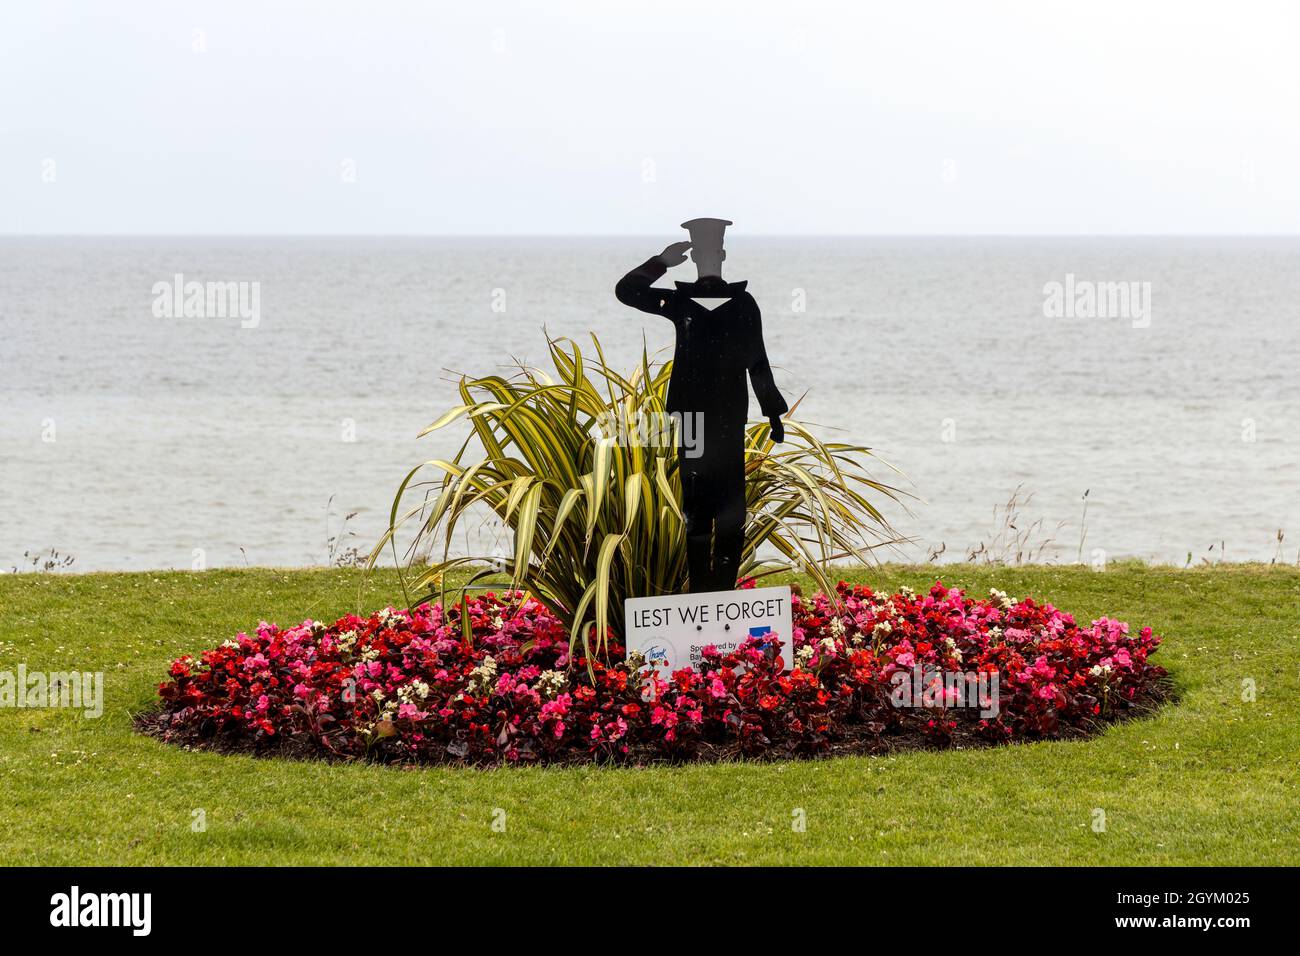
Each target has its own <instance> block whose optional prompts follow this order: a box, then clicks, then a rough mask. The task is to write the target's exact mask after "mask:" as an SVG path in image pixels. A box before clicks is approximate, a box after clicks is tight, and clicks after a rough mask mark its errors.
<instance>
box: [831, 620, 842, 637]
mask: <svg viewBox="0 0 1300 956" xmlns="http://www.w3.org/2000/svg"><path fill="white" fill-rule="evenodd" d="M830 631H831V635H832V636H833V637H843V636H844V631H845V627H844V621H843V620H842V619H841V618H839V617H833V618H831V626H830Z"/></svg>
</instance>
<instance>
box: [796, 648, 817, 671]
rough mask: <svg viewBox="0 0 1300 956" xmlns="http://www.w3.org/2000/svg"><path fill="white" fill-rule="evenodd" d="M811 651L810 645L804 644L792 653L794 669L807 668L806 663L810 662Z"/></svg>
mask: <svg viewBox="0 0 1300 956" xmlns="http://www.w3.org/2000/svg"><path fill="white" fill-rule="evenodd" d="M812 656H813V649H812V645H811V644H805V645H804V646H803V647H801V648H799V650H797V651H795V652H794V663H795V666H796V667H807V666H808V662H809V661H811V660H812Z"/></svg>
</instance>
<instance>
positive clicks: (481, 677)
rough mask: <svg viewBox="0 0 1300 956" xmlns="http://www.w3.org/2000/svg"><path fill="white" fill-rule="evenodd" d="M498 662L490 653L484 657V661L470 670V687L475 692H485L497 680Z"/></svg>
mask: <svg viewBox="0 0 1300 956" xmlns="http://www.w3.org/2000/svg"><path fill="white" fill-rule="evenodd" d="M496 676H497V662H496V661H495V660H494V659H493V658H492V655H491V654H489V655H487V656H486V657H484V658H483V663H481V664H479V666H478V667H476V668H474V669H473V670H472V671H470V672H469V683H468V685H467V686H468V687H469V689H470V691H472V692H473V693H475V694H481V693H483V692H485V691H486V690H487V689H488V688H489V687H490V686H491V685H492V684H493V682H494V681H495V680H496Z"/></svg>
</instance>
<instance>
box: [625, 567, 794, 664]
mask: <svg viewBox="0 0 1300 956" xmlns="http://www.w3.org/2000/svg"><path fill="white" fill-rule="evenodd" d="M623 613H624V629H623V630H624V633H625V636H626V637H627V649H628V652H629V653H630V652H632V651H640V652H641V653H642V654H644V655H645V657H646V663H647V665H649V666H653V667H654V668H656V669H657V670H658V671H659V676H660V677H668V676H669V675H670V674H671V673H672V672H673V671H675V670H680V669H681V668H683V667H698V666H699V664H700V660H701V656H700V652H701V651H702V650H703V649H704V648H706V647H708V646H709V645H710V644H712V645H713V646H714V647H716V648H717V649H718V651H719V652H720V653H722V654H726V653H728V652H729V651H734V650H735V649H736V648H738V647H740V644H741V642H742V641H744V640H745V638H747V637H762V636H764V635H766V634H770V633H775V634H776V640H777V641H779V643H780V650H779V651H778V653H779V654H780V656H781V659H782V661H783V662H784V664H785V669H786V670H789V669H790V667H791V665H792V664H793V662H794V650H793V647H794V644H793V634H794V624H793V620H792V618H791V615H790V589H789V588H788V587H779V588H751V589H749V590H747V591H705V592H702V593H700V594H670V595H666V596H664V597H643V598H629V599H628V600H627V601H625V602H624V603H623Z"/></svg>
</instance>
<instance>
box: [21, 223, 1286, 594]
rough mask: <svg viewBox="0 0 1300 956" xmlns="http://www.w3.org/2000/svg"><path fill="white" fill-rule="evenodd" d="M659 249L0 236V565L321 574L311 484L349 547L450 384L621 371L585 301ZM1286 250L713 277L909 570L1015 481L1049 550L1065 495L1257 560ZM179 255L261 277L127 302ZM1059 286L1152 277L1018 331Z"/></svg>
mask: <svg viewBox="0 0 1300 956" xmlns="http://www.w3.org/2000/svg"><path fill="white" fill-rule="evenodd" d="M673 238H676V237H675V236H673V235H671V234H666V235H665V236H664V237H662V239H635V238H601V239H597V238H591V239H505V240H501V239H328V240H320V239H170V238H156V239H14V238H10V239H0V400H2V401H3V408H4V415H3V416H2V417H0V495H2V496H3V497H2V498H0V506H2V512H0V564H4V566H5V567H6V568H7V567H8V566H10V565H12V564H14V563H16V562H19V560H20V558H21V555H22V553H23V551H24V550H28V549H45V548H50V547H54V548H58V549H59V550H60V551H63V552H67V553H71V554H73V555H75V557H76V564H75V568H77V569H81V570H92V569H116V568H172V567H175V568H189V567H191V566H192V564H193V562H194V559H195V549H201V551H202V555H203V560H204V561H205V562H206V564H207V565H209V566H216V565H242V564H244V563H246V562H247V563H249V564H254V565H302V564H312V563H322V562H324V561H325V560H326V548H325V539H326V535H327V531H326V527H327V524H326V519H327V502H328V501H329V500H330V498H331V497H333V499H334V522H333V523H334V525H335V526H336V525H337V522H338V518H339V515H340V514H341V513H342V512H343V511H353V510H356V511H358V512H359V514H358V515H357V517H356V518H355V519H354V520H353V522H352V524H351V527H352V528H353V529H354V530H355V531H356V532H357V534H358V538H357V539H356V542H357V543H358V544H367V545H368V544H369V543H370V542H371V541H372V540H373V539H374V537H375V536H376V535H377V534H378V533H379V531H380V529H381V528H382V526H383V524H384V522H385V521H386V518H387V509H388V506H389V504H390V501H391V496H392V493H393V491H394V490H395V488H396V485H397V483H398V482H399V481H400V479H401V478H402V476H403V475H404V474H405V472H406V470H407V469H409V468H410V467H412V466H413V465H414V464H416V463H417V462H419V461H422V460H424V459H427V458H431V457H435V456H436V455H438V454H443V453H447V452H449V451H451V450H452V449H451V443H452V441H453V439H454V438H455V434H453V433H448V434H446V435H445V436H444V435H442V434H441V433H438V434H436V435H435V436H429V437H426V438H424V439H421V440H419V441H417V440H416V438H415V435H416V433H417V431H418V430H419V429H420V428H421V427H423V426H424V425H426V424H428V423H429V422H430V421H432V420H433V419H434V418H436V417H437V415H438V414H439V412H440V411H441V410H443V409H444V408H446V407H447V406H449V405H451V404H455V402H456V396H455V392H454V390H453V388H452V385H451V381H452V378H453V377H452V374H451V373H452V372H460V371H469V372H475V373H479V372H485V371H488V370H491V369H493V368H494V367H496V366H498V365H499V364H500V363H502V362H503V361H504V360H506V359H507V358H508V357H510V356H515V357H518V358H521V359H525V360H535V361H541V360H543V358H544V355H545V352H544V340H543V337H542V328H543V326H545V327H546V328H548V329H549V330H550V331H551V332H552V333H553V334H559V335H571V336H578V335H584V334H585V333H586V331H587V330H589V329H590V330H595V331H596V332H597V333H599V335H600V336H601V338H602V340H603V342H604V343H605V344H606V345H607V346H608V351H609V352H610V354H611V355H612V356H613V357H614V358H615V360H616V361H618V362H619V363H620V364H623V363H627V364H630V363H631V362H632V361H633V359H634V357H635V356H636V355H638V354H639V351H640V347H641V341H642V337H643V336H644V338H645V340H646V341H647V343H648V344H649V345H650V346H651V348H652V349H653V348H657V347H662V346H668V345H670V343H671V327H670V326H669V325H668V323H667V322H664V321H662V320H657V319H655V318H653V317H650V316H644V315H642V314H640V313H637V312H633V311H630V310H628V309H625V308H623V307H622V306H620V305H619V304H618V303H617V301H615V299H614V297H613V292H612V289H613V285H614V282H615V281H616V280H617V279H618V277H619V276H620V275H621V274H622V273H623V272H624V271H626V270H627V269H629V268H631V267H632V266H634V265H636V264H637V263H639V262H641V261H642V260H643V259H645V258H647V257H648V256H649V255H651V254H653V253H655V252H657V251H658V250H659V249H660V248H662V246H663V244H664V243H665V242H666V241H669V240H671V239H673ZM1297 266H1300V240H1295V239H1195V240H1188V239H1159V238H1154V239H1095V240H1078V239H797V240H796V239H791V240H780V239H764V240H750V241H748V242H746V241H745V240H744V238H743V237H737V238H736V239H735V240H734V241H733V242H732V243H731V245H730V246H729V259H728V263H727V276H728V278H730V279H733V280H735V279H741V278H745V279H748V280H749V281H750V289H751V291H753V292H754V294H755V296H756V298H757V299H758V301H759V303H760V305H761V306H762V307H763V310H764V325H765V332H766V338H767V345H768V352H769V354H770V356H771V358H772V362H773V365H774V366H777V382H778V384H779V385H780V386H781V388H782V389H783V391H784V392H785V393H786V395H787V397H788V398H790V399H791V400H792V401H793V399H794V398H795V397H797V396H798V395H799V394H800V393H801V392H804V391H806V392H807V396H806V398H805V400H804V404H803V406H802V408H801V412H802V417H804V418H806V419H809V420H812V421H815V422H818V423H821V424H823V425H824V426H826V427H827V428H828V429H842V430H843V434H844V435H845V436H846V437H850V436H851V437H852V438H853V439H855V440H859V441H862V442H864V443H867V444H870V445H872V446H874V447H875V448H876V449H877V450H878V451H879V453H880V454H881V455H882V456H883V457H884V458H886V459H887V460H889V461H890V462H892V463H893V464H895V465H896V466H897V467H898V468H900V469H901V470H902V471H904V472H905V473H906V474H907V476H908V477H909V478H910V480H911V482H912V483H913V486H914V488H913V490H914V491H915V493H916V494H917V495H918V496H920V500H918V501H916V502H914V503H913V504H912V506H911V507H912V514H911V515H907V514H905V513H903V512H902V511H901V510H898V509H895V510H894V511H893V512H892V514H893V515H894V517H895V518H896V523H897V524H898V526H899V527H900V529H901V530H902V531H904V532H906V533H907V534H909V535H912V536H913V537H914V538H915V539H916V541H917V543H916V544H915V545H914V546H912V547H911V548H910V549H909V550H908V551H907V552H906V556H908V557H912V558H916V559H925V558H926V557H927V555H928V554H929V553H930V551H931V550H932V549H937V548H939V547H941V546H942V547H944V548H945V550H944V552H943V555H942V557H941V560H946V559H952V558H959V557H961V556H962V555H964V554H965V552H966V550H967V549H968V548H970V547H972V546H974V545H977V544H978V543H979V542H981V541H989V540H990V539H991V538H992V533H993V530H994V522H995V517H994V514H993V508H994V505H996V504H998V503H999V502H1003V501H1005V500H1006V499H1007V498H1008V496H1009V495H1010V494H1011V493H1012V492H1013V491H1014V490H1015V489H1016V488H1017V486H1021V487H1023V489H1024V491H1025V492H1033V493H1034V497H1033V499H1032V500H1031V501H1030V503H1029V505H1028V506H1027V507H1026V508H1025V509H1024V511H1023V517H1022V520H1021V522H1020V527H1021V528H1022V529H1023V528H1026V527H1027V526H1028V525H1029V524H1030V522H1032V521H1034V520H1036V519H1042V521H1043V526H1042V529H1043V530H1042V533H1036V534H1034V535H1033V536H1032V537H1033V540H1034V543H1039V542H1041V540H1042V539H1043V538H1044V537H1046V536H1047V535H1048V534H1049V533H1050V534H1051V535H1052V536H1053V537H1054V538H1055V539H1056V541H1057V542H1058V547H1057V548H1056V549H1054V550H1053V549H1049V551H1048V552H1047V555H1046V556H1048V557H1052V556H1055V557H1056V558H1057V559H1060V560H1073V559H1074V558H1075V556H1076V554H1077V553H1078V551H1079V537H1080V524H1081V517H1082V496H1083V494H1084V492H1085V491H1089V496H1088V511H1087V517H1086V525H1087V539H1086V543H1085V545H1084V548H1083V554H1084V557H1085V558H1088V557H1090V556H1091V555H1092V551H1093V549H1094V548H1100V549H1104V550H1105V552H1106V555H1107V557H1108V558H1110V559H1114V558H1116V557H1120V556H1140V557H1144V558H1149V559H1157V560H1164V561H1172V562H1176V563H1179V564H1181V563H1183V561H1185V560H1186V556H1187V554H1188V552H1192V553H1193V555H1194V560H1197V561H1199V560H1200V558H1201V557H1202V556H1209V557H1212V558H1213V557H1215V556H1217V554H1218V552H1219V546H1218V544H1217V543H1218V542H1220V541H1223V542H1225V544H1226V554H1227V558H1228V559H1229V560H1247V559H1255V560H1268V559H1270V558H1272V557H1273V556H1274V555H1275V553H1276V552H1277V542H1276V533H1277V531H1278V529H1282V530H1284V531H1285V532H1287V534H1288V537H1287V538H1286V540H1285V542H1284V545H1283V554H1284V556H1285V558H1286V560H1288V561H1295V560H1296V558H1297V548H1300V495H1297V488H1298V486H1300V482H1298V481H1297V478H1298V465H1300V378H1298V376H1297V371H1298V370H1300V323H1298V322H1297V319H1298V318H1300V306H1298V305H1297V303H1300V268H1297ZM175 273H183V274H184V275H185V277H186V278H187V279H199V280H223V281H224V280H231V281H241V280H242V281H256V282H258V283H260V324H259V325H258V326H257V327H256V328H241V327H240V323H239V321H238V320H237V319H224V318H206V319H183V318H170V319H169V318H157V317H155V316H154V314H153V311H152V308H151V306H152V303H153V299H154V295H153V291H152V289H153V286H154V284H155V283H157V282H159V281H170V280H171V278H172V276H173V275H174V274H175ZM1067 273H1072V274H1074V275H1075V276H1076V277H1077V278H1078V279H1079V280H1093V281H1137V282H1149V283H1150V289H1151V313H1150V324H1149V327H1146V328H1135V327H1134V322H1133V321H1131V320H1130V319H1126V318H1122V317H1116V318H1046V317H1044V313H1043V301H1044V292H1043V288H1044V285H1045V284H1046V283H1048V282H1052V281H1058V282H1064V281H1065V276H1066V274H1067ZM674 277H675V278H682V279H689V278H693V271H692V270H691V268H690V266H689V265H687V266H683V267H680V268H679V269H677V270H674V272H672V273H670V276H669V278H670V279H671V278H674ZM493 290H504V304H505V311H504V313H499V312H494V311H493V308H492V306H493V302H494V298H493V295H494V293H493ZM797 290H803V291H802V296H803V298H804V300H805V301H806V310H805V311H802V312H800V311H796V310H795V308H794V305H795V302H796V299H797V298H798V297H799V296H800V293H799V292H798V291H797ZM497 295H498V298H497V300H496V301H498V302H499V301H500V293H498V294H497ZM1139 324H1141V323H1140V322H1139ZM751 410H752V411H755V412H756V411H757V405H756V404H753V405H752V406H751ZM348 438H354V439H355V440H346V439H348ZM1058 524H1060V525H1062V527H1061V528H1060V529H1059V530H1057V526H1058ZM1212 543H1214V544H1215V548H1214V550H1213V551H1212V552H1211V551H1207V549H1208V548H1209V546H1210V545H1211V544H1212Z"/></svg>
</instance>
